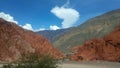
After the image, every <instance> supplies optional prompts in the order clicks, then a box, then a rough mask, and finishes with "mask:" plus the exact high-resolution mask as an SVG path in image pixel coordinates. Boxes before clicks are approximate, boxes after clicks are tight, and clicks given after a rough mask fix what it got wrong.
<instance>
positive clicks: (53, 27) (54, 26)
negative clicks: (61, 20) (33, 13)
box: [50, 25, 60, 30]
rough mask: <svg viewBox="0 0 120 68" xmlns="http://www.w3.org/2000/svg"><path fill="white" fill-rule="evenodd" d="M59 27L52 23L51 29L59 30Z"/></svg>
mask: <svg viewBox="0 0 120 68" xmlns="http://www.w3.org/2000/svg"><path fill="white" fill-rule="evenodd" d="M57 29H60V28H59V27H58V26H56V25H53V26H52V25H51V26H50V30H57Z"/></svg>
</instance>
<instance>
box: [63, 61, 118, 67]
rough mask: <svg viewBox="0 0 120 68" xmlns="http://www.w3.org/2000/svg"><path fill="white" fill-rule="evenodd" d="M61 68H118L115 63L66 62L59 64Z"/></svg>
mask: <svg viewBox="0 0 120 68" xmlns="http://www.w3.org/2000/svg"><path fill="white" fill-rule="evenodd" d="M61 68H120V63H116V62H83V63H81V62H80V63H78V62H75V63H74V62H70V63H69V62H67V63H63V64H61Z"/></svg>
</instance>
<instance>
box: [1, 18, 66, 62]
mask: <svg viewBox="0 0 120 68" xmlns="http://www.w3.org/2000/svg"><path fill="white" fill-rule="evenodd" d="M30 53H37V54H49V55H51V56H52V57H54V58H62V57H64V54H63V53H61V52H60V51H59V50H57V49H56V48H54V47H53V46H52V44H51V43H50V42H49V41H48V40H47V39H45V38H44V37H42V36H41V35H38V34H36V33H34V32H32V31H28V30H25V29H23V28H21V27H19V26H18V25H16V24H14V23H11V22H7V21H5V20H3V19H1V18H0V61H7V62H11V61H16V60H18V59H19V58H21V57H22V56H27V55H29V54H30Z"/></svg>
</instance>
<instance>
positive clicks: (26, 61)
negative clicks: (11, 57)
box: [2, 54, 60, 68]
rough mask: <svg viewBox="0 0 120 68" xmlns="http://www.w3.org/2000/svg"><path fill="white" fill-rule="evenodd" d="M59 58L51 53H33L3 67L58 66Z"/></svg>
mask: <svg viewBox="0 0 120 68" xmlns="http://www.w3.org/2000/svg"><path fill="white" fill-rule="evenodd" d="M58 64H60V62H59V60H56V59H53V58H52V57H50V56H49V55H36V54H32V55H30V56H29V57H25V58H21V61H19V62H15V63H10V64H6V65H3V67H2V68H58V67H59V66H58Z"/></svg>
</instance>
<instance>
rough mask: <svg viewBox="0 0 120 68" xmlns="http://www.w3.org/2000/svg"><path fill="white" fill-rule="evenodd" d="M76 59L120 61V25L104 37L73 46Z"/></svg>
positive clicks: (72, 58) (74, 58) (73, 58)
mask: <svg viewBox="0 0 120 68" xmlns="http://www.w3.org/2000/svg"><path fill="white" fill-rule="evenodd" d="M73 52H74V54H73V55H71V57H70V59H71V60H74V61H91V60H105V61H117V62H120V26H119V27H118V28H116V29H115V30H114V31H113V32H111V33H110V34H108V35H106V36H105V37H104V38H103V39H98V38H96V39H92V40H89V41H87V42H85V44H83V45H82V46H77V47H74V48H73Z"/></svg>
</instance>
